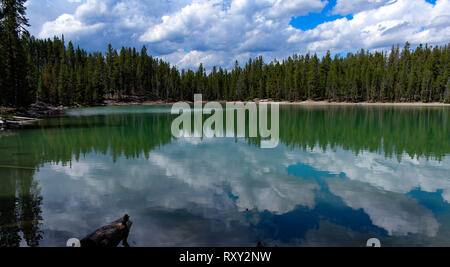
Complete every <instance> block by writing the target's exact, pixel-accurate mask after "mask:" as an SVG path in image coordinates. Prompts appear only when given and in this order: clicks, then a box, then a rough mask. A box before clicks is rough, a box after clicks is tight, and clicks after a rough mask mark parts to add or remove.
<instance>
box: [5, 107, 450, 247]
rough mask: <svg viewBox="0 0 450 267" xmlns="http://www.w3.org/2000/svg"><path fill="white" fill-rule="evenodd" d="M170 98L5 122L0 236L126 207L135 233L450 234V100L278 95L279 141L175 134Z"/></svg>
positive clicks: (93, 223) (183, 241)
mask: <svg viewBox="0 0 450 267" xmlns="http://www.w3.org/2000/svg"><path fill="white" fill-rule="evenodd" d="M170 110H171V107H170V106H125V107H96V108H86V109H73V110H68V111H66V112H65V114H64V116H62V117H60V118H53V119H47V120H43V121H39V122H38V123H37V124H36V125H33V126H32V127H30V128H28V129H24V130H20V131H8V132H3V133H0V246H65V244H66V241H67V240H68V239H69V238H79V239H81V238H83V237H84V236H86V235H87V234H89V233H91V232H92V231H94V230H95V229H97V228H99V227H100V226H102V225H105V224H107V223H109V222H111V221H114V220H116V219H118V218H120V217H122V216H123V215H124V214H125V213H127V214H129V215H130V216H131V220H132V221H133V227H132V230H131V233H130V236H129V244H130V245H131V246H250V247H254V246H256V244H257V242H258V241H263V242H265V243H266V244H267V245H268V246H365V245H366V241H367V240H368V239H369V238H378V239H380V240H381V242H382V245H383V246H450V108H449V107H372V106H371V107H364V106H315V107H314V106H296V105H282V106H280V144H279V146H278V147H276V148H274V149H261V148H260V146H259V143H260V141H261V140H259V139H258V138H249V139H245V138H243V139H235V138H211V139H208V138H203V139H200V138H184V139H175V138H172V135H171V132H170V129H171V123H172V120H173V119H174V118H175V116H173V115H171V114H170Z"/></svg>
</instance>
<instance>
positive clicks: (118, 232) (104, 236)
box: [81, 214, 133, 247]
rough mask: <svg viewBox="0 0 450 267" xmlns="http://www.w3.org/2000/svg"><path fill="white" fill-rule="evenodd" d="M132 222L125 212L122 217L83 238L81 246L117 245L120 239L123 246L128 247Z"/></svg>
mask: <svg viewBox="0 0 450 267" xmlns="http://www.w3.org/2000/svg"><path fill="white" fill-rule="evenodd" d="M132 224H133V222H132V221H130V216H128V215H127V214H126V215H125V216H123V218H121V219H119V220H117V221H115V222H112V223H110V224H108V225H106V226H103V227H102V228H100V229H98V230H96V231H95V232H93V233H92V234H90V235H88V236H87V237H85V238H83V239H82V240H81V247H117V246H118V245H119V244H120V242H121V241H122V243H123V245H124V246H125V247H128V246H129V245H128V242H127V239H128V234H129V233H130V228H131V225H132Z"/></svg>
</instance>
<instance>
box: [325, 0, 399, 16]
mask: <svg viewBox="0 0 450 267" xmlns="http://www.w3.org/2000/svg"><path fill="white" fill-rule="evenodd" d="M395 1H396V0H337V2H336V6H335V7H334V8H333V13H334V14H341V15H347V14H353V13H358V12H361V11H364V10H369V9H374V8H377V7H380V6H383V5H386V4H391V3H394V2H395Z"/></svg>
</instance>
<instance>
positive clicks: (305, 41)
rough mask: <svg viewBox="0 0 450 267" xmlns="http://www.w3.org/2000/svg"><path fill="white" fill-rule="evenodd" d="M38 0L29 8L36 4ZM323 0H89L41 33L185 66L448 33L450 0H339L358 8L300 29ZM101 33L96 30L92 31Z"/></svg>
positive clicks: (443, 39)
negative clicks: (141, 51)
mask: <svg viewBox="0 0 450 267" xmlns="http://www.w3.org/2000/svg"><path fill="white" fill-rule="evenodd" d="M34 1H35V0H33V1H32V2H31V4H30V8H31V7H33V6H35V5H36V4H33V3H35V2H34ZM327 3H328V2H327V1H325V0H312V1H310V0H308V1H306V0H260V1H256V0H209V1H197V0H177V1H167V0H156V1H151V2H150V1H140V0H130V1H124V0H84V1H80V2H76V3H71V5H72V6H76V9H75V10H74V11H72V13H70V12H65V13H64V14H62V15H59V16H58V17H56V18H54V19H51V20H48V21H47V22H45V23H43V24H42V29H41V30H40V31H39V32H38V35H39V36H40V37H52V36H53V35H61V34H63V33H64V34H65V36H66V39H74V40H79V43H80V45H81V46H82V47H86V48H87V49H95V50H104V49H105V47H106V43H109V42H111V43H113V45H114V46H116V47H118V46H121V45H126V46H141V45H144V44H145V45H147V46H148V47H149V49H150V52H151V53H152V54H153V55H155V56H159V57H161V58H163V59H164V60H168V61H170V62H171V63H172V64H175V65H177V66H179V67H186V68H197V67H198V65H199V64H200V63H204V66H205V67H207V68H211V67H212V66H213V65H220V66H224V67H227V68H230V67H232V65H233V64H234V61H235V60H240V61H241V62H242V61H246V60H247V59H248V57H255V56H259V55H262V56H264V57H265V60H266V62H267V61H270V60H272V59H273V58H284V57H287V56H288V55H291V54H292V53H306V52H316V53H318V54H319V55H322V54H325V52H326V51H327V50H330V51H331V52H332V53H340V52H344V51H355V50H357V49H360V48H365V49H372V50H383V49H389V48H390V47H391V45H393V44H403V43H405V42H406V41H409V42H410V43H412V45H413V46H414V45H417V44H419V43H429V44H446V43H448V42H449V41H450V23H449V22H450V16H449V14H448V10H450V1H449V0H437V1H436V4H435V5H432V4H430V3H427V2H426V1H425V0H396V1H393V0H357V1H356V2H355V1H349V0H338V1H337V5H336V6H335V7H334V9H333V11H332V13H335V14H350V13H352V14H353V19H347V18H342V19H337V20H334V21H330V22H326V23H322V24H320V25H318V26H317V27H315V28H314V29H311V30H307V31H302V30H299V29H295V28H293V27H292V26H290V25H289V23H290V20H291V17H292V16H300V15H307V14H308V13H309V12H320V11H321V10H322V9H323V8H324V7H325V5H326V4H327ZM93 34H95V38H93V37H92V35H93Z"/></svg>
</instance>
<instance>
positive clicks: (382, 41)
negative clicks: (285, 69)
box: [289, 0, 450, 52]
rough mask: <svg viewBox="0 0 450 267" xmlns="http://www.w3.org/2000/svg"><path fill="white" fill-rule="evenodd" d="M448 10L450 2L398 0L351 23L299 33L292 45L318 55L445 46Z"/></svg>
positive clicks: (448, 37) (448, 35) (448, 32)
mask: <svg viewBox="0 0 450 267" xmlns="http://www.w3.org/2000/svg"><path fill="white" fill-rule="evenodd" d="M449 9H450V2H449V1H448V0H437V1H436V5H435V6H433V5H432V4H429V3H426V2H425V1H424V0H398V1H396V2H394V3H391V4H389V5H385V6H382V7H379V8H376V9H372V10H367V11H363V12H360V13H357V14H355V15H354V18H353V19H352V20H348V19H346V18H343V19H339V20H336V21H331V22H327V23H323V24H321V25H319V26H317V27H316V28H315V29H312V30H309V31H305V32H300V31H298V32H296V34H294V35H293V36H291V37H290V39H289V42H291V43H305V44H306V46H307V48H308V50H311V51H319V52H323V51H325V50H327V49H329V50H331V51H347V50H351V51H353V50H355V49H358V48H368V49H388V48H389V47H390V46H391V45H393V44H403V43H405V42H406V41H409V42H411V43H412V44H413V45H417V44H419V43H429V44H445V43H446V42H448V41H449V40H450V25H449V24H447V25H445V24H443V23H445V22H446V21H447V19H448V18H446V16H447V15H448V10H449ZM442 16H444V17H442Z"/></svg>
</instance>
